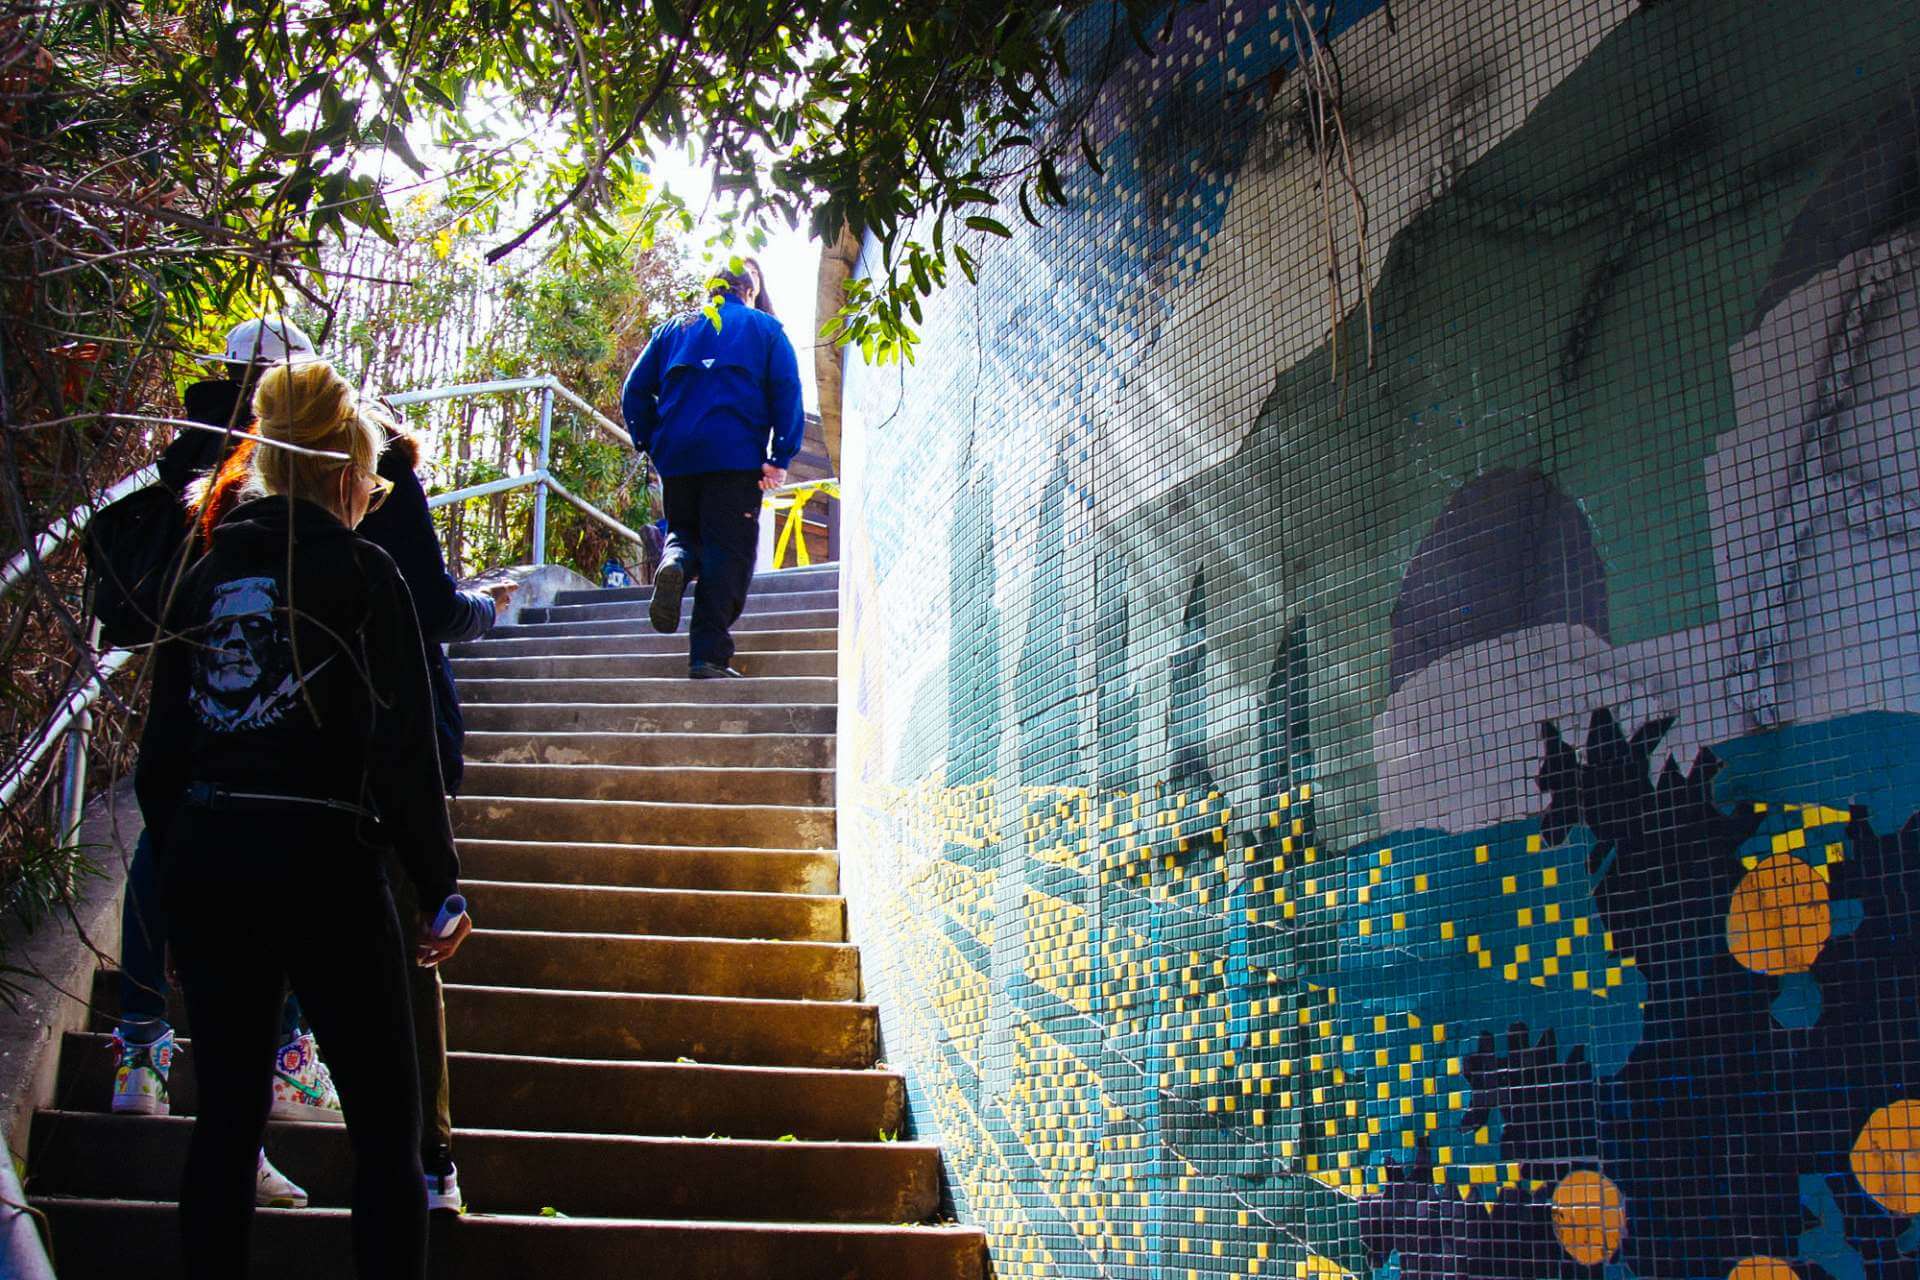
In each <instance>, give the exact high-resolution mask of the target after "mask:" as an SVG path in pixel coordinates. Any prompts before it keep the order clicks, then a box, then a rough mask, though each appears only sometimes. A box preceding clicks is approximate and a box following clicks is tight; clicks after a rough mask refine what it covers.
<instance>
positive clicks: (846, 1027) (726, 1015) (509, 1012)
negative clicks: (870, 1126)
mask: <svg viewBox="0 0 1920 1280" xmlns="http://www.w3.org/2000/svg"><path fill="white" fill-rule="evenodd" d="M168 997H169V998H168V1001H167V1018H168V1020H169V1021H170V1022H171V1023H172V1024H173V1026H174V1029H175V1030H176V1031H177V1032H178V1033H179V1034H181V1035H191V1034H192V1033H193V1028H192V1025H191V1024H190V1023H189V1022H188V1020H187V1011H186V1006H185V1004H184V1003H183V1002H182V1001H181V999H180V993H179V992H177V991H174V992H169V993H168ZM446 1000H447V1044H448V1046H449V1047H450V1048H452V1049H454V1050H456V1051H466V1052H471V1053H509V1054H514V1053H518V1054H532V1055H535V1056H539V1057H553V1058H603V1059H608V1060H613V1061H620V1062H633V1061H654V1062H672V1061H674V1060H675V1059H678V1058H691V1059H693V1060H694V1061H696V1062H718V1063H733V1064H737V1065H746V1066H754V1065H759V1066H772V1067H820V1068H830V1069H836V1070H841V1069H844V1070H849V1071H858V1070H861V1069H864V1068H867V1067H871V1066H872V1065H873V1064H874V1062H875V1060H876V1059H877V1057H878V1055H879V1034H880V1032H879V1016H878V1013H877V1011H876V1010H875V1008H874V1007H873V1006H872V1005H867V1004H849V1003H843V1002H839V1001H808V1000H747V999H740V998H737V997H723V996H672V995H634V994H630V993H625V992H608V991H527V990H520V989H517V988H513V987H487V986H467V985H462V984H459V983H451V982H450V983H448V984H447V986H446ZM91 1007H92V1009H93V1019H92V1025H91V1026H90V1028H89V1030H92V1031H98V1032H102V1033H105V1032H110V1031H112V1030H113V1026H114V1023H115V1021H116V1020H118V1018H119V1016H120V986H119V981H118V978H117V975H115V974H114V973H113V971H112V970H108V969H103V970H101V971H100V972H99V973H98V974H96V975H95V977H94V983H93V1002H92V1006H91Z"/></svg>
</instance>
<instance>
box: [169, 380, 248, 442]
mask: <svg viewBox="0 0 1920 1280" xmlns="http://www.w3.org/2000/svg"><path fill="white" fill-rule="evenodd" d="M244 390H245V388H243V387H242V386H241V385H240V384H239V383H237V382H233V381H230V380H229V379H226V378H208V379H206V380H205V381H202V382H193V383H189V384H187V389H186V392H185V393H184V394H183V395H182V396H181V397H180V399H181V404H182V405H183V407H184V408H185V409H186V411H187V417H188V418H190V419H192V420H193V421H195V422H204V423H206V424H207V425H208V426H210V427H224V426H226V425H227V424H228V423H232V424H233V429H234V430H235V431H245V430H246V429H247V424H248V423H249V422H251V421H253V414H252V413H251V412H250V411H249V410H248V409H245V408H242V407H241V405H240V395H241V392H242V391H244Z"/></svg>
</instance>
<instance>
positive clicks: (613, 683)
mask: <svg viewBox="0 0 1920 1280" xmlns="http://www.w3.org/2000/svg"><path fill="white" fill-rule="evenodd" d="M459 684H460V701H461V703H462V704H470V703H479V702H562V703H565V702H572V703H580V702H601V703H606V702H612V703H641V704H648V703H689V702H691V703H701V704H707V705H711V704H713V703H726V704H729V705H733V706H739V705H743V704H748V705H750V704H753V703H767V702H771V703H784V704H786V705H789V706H791V705H793V704H795V703H822V702H833V701H834V700H835V699H836V697H837V696H838V694H837V688H838V682H837V681H835V680H834V679H833V678H832V677H826V678H821V677H818V676H755V677H751V678H749V679H745V680H689V679H688V678H687V677H686V676H685V675H684V674H682V675H677V676H655V677H651V678H648V677H642V678H640V679H628V680H619V679H607V680H602V679H598V678H593V677H588V678H584V679H574V680H552V679H546V680H471V679H469V680H462V681H460V682H459Z"/></svg>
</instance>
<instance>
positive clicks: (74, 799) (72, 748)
mask: <svg viewBox="0 0 1920 1280" xmlns="http://www.w3.org/2000/svg"><path fill="white" fill-rule="evenodd" d="M87 649H88V652H90V653H97V652H98V651H99V649H100V620H99V619H98V618H95V619H94V620H93V624H92V625H91V626H90V627H88V628H87ZM92 738H93V702H92V699H88V700H87V701H85V702H84V703H82V704H81V707H80V710H79V712H78V714H76V715H75V716H74V717H73V723H72V724H70V725H68V726H67V740H66V742H65V743H64V744H63V745H64V748H65V750H64V751H63V753H62V755H63V758H62V760H61V765H60V790H59V794H58V809H57V810H56V812H55V814H54V840H55V842H56V843H58V844H67V843H69V842H70V841H72V840H73V839H74V838H75V837H76V836H78V835H79V834H80V820H81V818H82V817H84V816H85V814H86V808H87V746H88V744H89V743H90V741H91V740H92Z"/></svg>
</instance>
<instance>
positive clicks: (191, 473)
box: [160, 378, 253, 494]
mask: <svg viewBox="0 0 1920 1280" xmlns="http://www.w3.org/2000/svg"><path fill="white" fill-rule="evenodd" d="M248 390H249V388H247V387H244V386H242V385H241V384H240V383H238V382H232V381H229V380H227V379H225V378H209V379H207V380H205V381H203V382H194V383H190V384H188V386H187V392H186V395H185V396H184V397H183V399H184V400H185V402H186V416H187V418H188V419H189V420H191V421H193V422H204V423H206V424H207V425H208V426H210V427H220V428H222V429H231V430H232V431H233V434H232V435H230V436H220V435H215V434H214V433H213V432H211V431H193V430H190V429H189V428H186V427H182V428H180V433H179V434H178V435H176V436H174V438H173V442H172V443H171V444H169V445H168V446H167V447H166V448H165V449H164V450H162V451H161V454H160V479H161V480H162V481H163V482H165V484H166V486H167V488H169V489H171V490H173V491H174V492H175V493H179V494H184V493H185V492H186V491H187V486H188V485H189V484H192V483H193V482H194V481H195V480H196V479H198V478H199V477H201V476H203V475H205V474H206V473H207V472H209V471H211V470H213V469H214V468H215V467H217V466H219V465H220V463H221V461H222V460H223V459H224V458H225V457H226V456H227V450H228V449H229V448H231V447H232V446H233V445H234V444H236V443H238V441H239V438H240V434H239V433H240V432H242V431H245V430H246V429H247V424H248V423H250V422H252V421H253V413H252V411H251V410H250V409H247V408H243V407H242V406H241V404H240V400H241V397H242V396H243V395H245V394H246V393H247V392H248ZM236 414H237V415H238V416H237V417H236V416H235V415H236Z"/></svg>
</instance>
